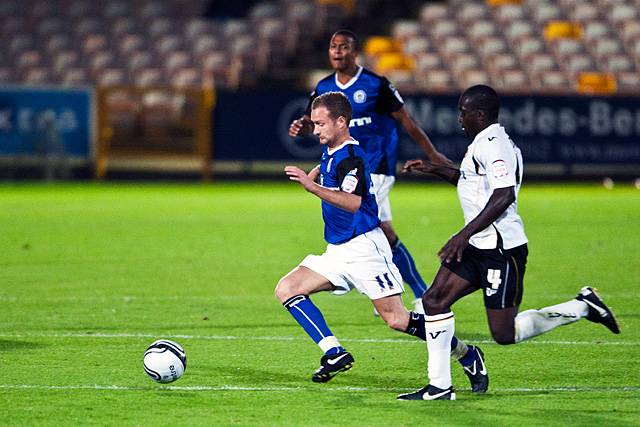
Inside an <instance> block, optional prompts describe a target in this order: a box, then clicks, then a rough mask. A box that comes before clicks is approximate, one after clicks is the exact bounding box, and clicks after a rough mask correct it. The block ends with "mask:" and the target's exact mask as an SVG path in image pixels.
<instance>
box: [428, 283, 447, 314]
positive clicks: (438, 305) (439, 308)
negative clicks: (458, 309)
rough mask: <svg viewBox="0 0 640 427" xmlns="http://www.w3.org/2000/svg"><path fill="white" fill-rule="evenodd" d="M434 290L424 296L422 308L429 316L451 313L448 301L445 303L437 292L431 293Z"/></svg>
mask: <svg viewBox="0 0 640 427" xmlns="http://www.w3.org/2000/svg"><path fill="white" fill-rule="evenodd" d="M431 289H432V288H429V289H427V291H426V292H425V293H424V294H423V295H422V306H423V307H424V310H425V313H427V314H432V315H434V314H442V313H446V312H448V311H450V308H449V306H448V304H447V303H446V301H443V300H442V298H441V297H440V295H438V293H437V292H433V291H431Z"/></svg>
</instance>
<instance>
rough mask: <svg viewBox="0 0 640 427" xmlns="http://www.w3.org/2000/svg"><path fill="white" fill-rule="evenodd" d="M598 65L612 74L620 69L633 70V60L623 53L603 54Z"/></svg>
mask: <svg viewBox="0 0 640 427" xmlns="http://www.w3.org/2000/svg"><path fill="white" fill-rule="evenodd" d="M600 66H601V68H602V70H603V71H605V72H611V73H614V74H615V73H618V72H621V71H625V72H626V71H633V69H634V63H633V61H632V60H631V59H630V58H629V57H628V56H627V55H626V54H624V53H615V54H612V55H604V56H603V57H602V59H601V62H600ZM639 75H640V74H639Z"/></svg>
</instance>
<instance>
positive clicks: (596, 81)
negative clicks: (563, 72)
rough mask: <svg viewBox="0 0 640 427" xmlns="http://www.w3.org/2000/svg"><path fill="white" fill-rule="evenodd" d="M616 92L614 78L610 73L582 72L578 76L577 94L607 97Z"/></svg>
mask: <svg viewBox="0 0 640 427" xmlns="http://www.w3.org/2000/svg"><path fill="white" fill-rule="evenodd" d="M617 90H618V88H617V82H616V78H615V76H614V75H613V74H611V73H594V72H584V73H580V74H579V76H578V92H580V93H582V94H585V95H594V94H597V95H608V94H613V93H616V91H617Z"/></svg>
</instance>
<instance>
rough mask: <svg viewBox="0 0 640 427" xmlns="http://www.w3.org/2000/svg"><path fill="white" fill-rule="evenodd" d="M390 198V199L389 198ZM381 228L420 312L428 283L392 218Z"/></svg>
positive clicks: (382, 224) (422, 309)
mask: <svg viewBox="0 0 640 427" xmlns="http://www.w3.org/2000/svg"><path fill="white" fill-rule="evenodd" d="M387 200H388V199H387ZM380 228H382V230H383V231H384V234H385V236H387V240H388V241H389V244H390V245H391V250H392V251H393V262H394V263H395V264H396V265H397V266H398V269H399V270H400V274H401V275H402V279H403V280H404V281H405V282H406V283H407V284H408V285H409V287H410V288H411V291H412V292H413V295H414V308H415V309H416V311H418V312H424V308H423V307H422V303H421V302H420V299H421V298H422V294H424V291H426V290H427V284H426V283H425V281H424V280H423V279H422V276H421V275H420V272H418V268H417V267H416V263H415V261H414V260H413V257H412V256H411V253H410V252H409V250H408V249H407V247H406V246H405V245H404V243H402V241H400V238H399V237H398V235H397V234H396V232H395V230H394V228H393V224H392V222H391V220H389V221H382V222H381V223H380Z"/></svg>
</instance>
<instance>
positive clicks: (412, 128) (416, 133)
mask: <svg viewBox="0 0 640 427" xmlns="http://www.w3.org/2000/svg"><path fill="white" fill-rule="evenodd" d="M391 115H392V116H393V118H394V119H396V120H397V121H398V122H400V124H401V125H402V127H403V128H404V130H405V131H407V133H408V134H409V136H410V137H411V138H412V139H413V140H414V141H416V142H417V143H418V144H419V145H420V148H422V151H424V153H425V154H426V155H427V157H429V160H431V162H433V163H435V164H439V165H452V163H451V160H449V159H448V158H447V156H445V155H444V154H442V153H441V152H439V151H438V150H436V147H434V146H433V143H431V140H430V139H429V137H428V136H427V134H426V133H424V131H423V130H422V128H420V126H418V124H417V123H416V121H415V120H413V117H411V115H410V114H409V112H408V111H407V110H406V109H405V108H404V107H402V108H400V109H399V110H397V111H394V112H393V113H391Z"/></svg>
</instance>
